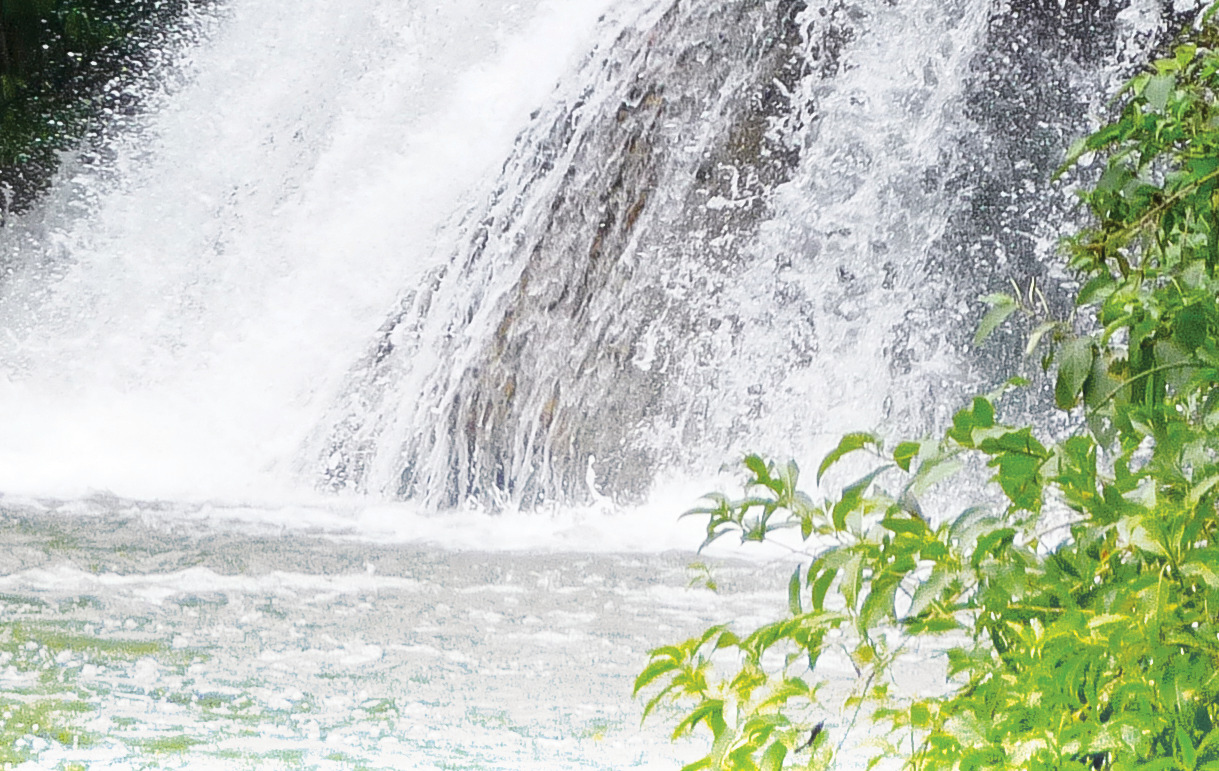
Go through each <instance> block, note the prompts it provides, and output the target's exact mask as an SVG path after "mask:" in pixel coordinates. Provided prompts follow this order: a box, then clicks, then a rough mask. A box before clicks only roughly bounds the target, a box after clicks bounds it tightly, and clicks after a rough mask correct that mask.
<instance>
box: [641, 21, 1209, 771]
mask: <svg viewBox="0 0 1219 771" xmlns="http://www.w3.org/2000/svg"><path fill="white" fill-rule="evenodd" d="M1216 9H1219V6H1212V7H1211V9H1210V10H1208V11H1207V12H1206V13H1205V14H1204V15H1203V17H1202V20H1201V23H1200V26H1199V27H1198V28H1196V29H1193V30H1191V31H1189V32H1187V33H1186V34H1184V35H1183V36H1182V38H1181V39H1180V40H1179V41H1178V44H1177V45H1176V46H1175V47H1173V48H1171V49H1170V50H1168V51H1166V53H1165V55H1164V56H1163V58H1160V59H1158V60H1156V61H1155V62H1154V63H1153V64H1152V65H1151V66H1149V67H1148V68H1147V69H1146V71H1144V72H1141V73H1140V74H1138V75H1137V76H1135V77H1134V78H1133V79H1132V80H1131V81H1130V82H1129V83H1127V85H1126V86H1125V87H1124V88H1123V89H1122V91H1121V93H1120V94H1119V95H1118V103H1117V108H1118V109H1119V110H1120V112H1118V113H1117V117H1116V118H1115V119H1114V120H1113V121H1112V122H1111V123H1109V124H1108V125H1105V126H1103V127H1102V128H1101V129H1099V130H1098V131H1096V132H1094V133H1093V134H1091V135H1090V136H1088V137H1087V138H1085V139H1081V140H1080V141H1078V142H1077V143H1076V144H1075V145H1074V146H1073V147H1072V149H1071V151H1070V152H1069V154H1068V159H1067V165H1066V167H1064V169H1062V170H1060V173H1064V172H1068V171H1071V170H1072V169H1073V168H1075V167H1076V165H1077V164H1078V165H1083V166H1089V167H1090V169H1091V172H1092V173H1088V174H1084V175H1082V176H1085V177H1087V178H1089V179H1092V180H1094V181H1093V182H1091V183H1089V184H1087V185H1085V186H1084V187H1083V188H1082V189H1081V190H1080V193H1079V195H1080V199H1081V201H1082V203H1083V205H1084V206H1085V208H1086V209H1087V211H1088V212H1089V213H1090V221H1089V223H1088V224H1087V225H1086V226H1084V227H1083V228H1081V229H1078V230H1076V231H1075V232H1071V233H1068V234H1066V236H1065V238H1064V239H1063V241H1062V250H1063V253H1064V255H1065V258H1066V261H1067V267H1068V269H1069V270H1070V271H1071V272H1072V273H1073V274H1074V276H1075V277H1076V279H1077V282H1078V283H1077V284H1076V286H1077V287H1078V290H1077V291H1076V292H1075V296H1074V298H1073V299H1074V303H1073V304H1072V305H1071V306H1070V307H1069V308H1067V309H1066V310H1065V311H1063V312H1060V313H1056V311H1055V310H1054V309H1053V308H1052V307H1051V306H1050V304H1049V303H1046V302H1045V301H1044V298H1042V297H1041V296H1040V295H1039V294H1038V293H1037V292H1035V291H1028V290H1021V291H1019V292H1017V293H1015V294H1013V295H1007V294H992V295H990V296H988V297H987V298H986V299H987V302H988V303H989V304H990V306H991V311H990V312H989V313H988V314H987V316H986V317H985V318H984V319H983V321H982V323H981V326H980V328H979V330H978V336H977V340H978V342H979V343H981V342H983V341H984V340H985V339H986V338H987V337H988V336H989V335H990V333H991V332H993V331H994V330H995V329H996V328H997V327H999V326H1000V325H1002V324H1004V323H1005V321H1006V320H1008V319H1009V318H1010V317H1012V316H1021V315H1022V316H1025V317H1027V318H1028V320H1029V323H1030V325H1031V329H1032V332H1031V335H1030V337H1029V339H1028V341H1027V343H1025V342H1024V341H1021V344H1020V346H1019V350H1022V351H1023V352H1024V353H1025V355H1040V358H1041V359H1042V362H1043V365H1044V366H1045V367H1046V368H1047V369H1050V368H1052V369H1053V371H1054V373H1055V374H1054V378H1053V383H1054V389H1053V390H1054V402H1055V405H1056V407H1057V409H1058V410H1059V411H1060V412H1061V417H1062V419H1063V423H1064V425H1066V426H1068V428H1067V430H1065V431H1064V432H1063V433H1060V434H1056V435H1052V436H1050V435H1045V434H1044V432H1037V431H1035V430H1034V429H1032V428H1030V427H1028V426H1022V425H1019V424H1015V425H1013V424H1010V423H1007V422H1005V421H1004V419H1003V413H1004V411H1005V409H1004V408H1005V402H1009V401H1010V397H1009V396H1008V394H1009V393H1010V392H1011V391H1013V390H1019V389H1021V388H1023V387H1025V385H1026V384H1025V383H1024V382H1023V381H1020V380H1018V379H1017V380H1013V381H1011V382H1009V383H1008V384H1006V385H1005V386H1003V387H1002V388H1000V389H998V390H997V391H995V392H993V393H990V394H986V395H982V396H978V397H975V398H974V399H973V400H972V401H971V402H970V403H969V404H968V405H966V406H965V407H964V408H963V409H961V410H959V411H958V412H957V413H956V415H955V417H954V419H953V421H952V425H951V427H950V428H948V429H947V430H946V431H945V432H943V433H942V434H941V435H939V436H935V437H931V438H927V439H923V440H919V441H898V442H892V441H889V440H886V438H884V437H880V436H876V435H873V434H867V433H858V434H851V435H848V436H846V437H844V438H843V439H842V440H841V442H840V443H839V445H838V446H837V448H836V449H835V450H834V451H833V452H831V453H830V454H829V455H828V456H827V457H826V458H825V460H824V461H823V462H822V464H821V466H820V468H819V469H818V470H817V479H818V482H821V481H822V480H823V479H829V478H832V475H833V473H835V472H837V471H838V470H839V469H841V468H842V464H841V461H842V460H843V458H845V457H847V456H850V457H851V458H859V457H861V456H863V455H864V454H865V453H870V454H871V456H872V458H873V459H874V460H873V461H872V463H871V464H870V465H871V466H872V470H871V471H870V472H869V473H867V474H865V475H864V476H862V477H861V478H859V479H857V480H856V481H854V482H852V483H850V484H847V485H846V486H845V487H842V488H841V491H840V492H839V493H838V494H837V495H836V496H834V495H831V496H830V497H828V498H826V499H824V500H822V501H820V502H817V501H815V500H814V499H813V498H812V497H811V496H809V495H806V494H805V493H803V492H801V491H800V489H799V484H800V480H799V470H798V469H797V468H796V466H795V465H794V464H776V463H773V462H768V461H766V460H764V459H762V458H760V457H758V456H750V457H749V458H747V459H746V460H745V466H746V471H747V477H746V485H745V492H744V495H743V496H742V497H739V498H733V497H729V496H726V495H722V494H718V493H716V494H712V495H709V496H707V505H705V506H703V507H701V508H699V509H696V510H695V511H693V512H691V513H692V514H695V515H698V516H702V517H705V518H706V519H707V540H706V542H704V545H705V544H706V543H709V542H711V541H713V540H715V539H717V538H720V537H721V536H723V535H726V534H730V533H731V534H736V535H739V536H740V538H741V540H742V541H763V540H767V539H771V538H773V537H774V535H775V531H777V530H779V529H785V528H790V529H792V530H794V531H795V532H796V533H798V536H797V540H798V541H799V542H800V543H801V544H802V546H801V553H802V554H803V555H804V557H805V561H804V564H802V565H801V566H800V567H799V568H798V569H797V570H796V571H795V573H793V574H792V575H791V577H790V580H789V583H788V586H789V593H788V595H789V603H788V605H789V607H788V609H787V611H786V612H785V613H784V614H783V615H782V616H781V617H780V618H776V619H774V620H773V621H772V622H770V623H767V624H763V625H762V626H760V627H758V628H756V629H752V630H738V629H733V628H731V627H730V626H729V625H720V626H714V627H711V628H709V629H707V630H706V631H705V632H704V633H703V634H702V635H701V636H699V637H697V638H694V639H691V640H687V641H685V642H682V643H678V644H676V645H671V646H665V647H662V648H658V649H656V650H655V651H653V652H652V657H651V660H650V661H649V663H648V665H647V667H646V668H645V669H644V671H643V672H642V673H641V674H640V675H639V677H638V679H637V680H636V692H641V691H646V692H648V694H649V701H648V703H647V706H646V708H645V715H647V714H650V713H652V712H653V711H656V710H658V709H667V708H669V707H670V705H672V706H675V707H676V708H677V710H676V712H672V713H670V714H673V715H674V718H673V719H674V721H675V722H676V728H675V731H674V735H675V736H680V735H684V734H687V733H693V732H696V731H700V730H705V731H707V732H708V733H709V734H710V742H709V744H710V747H709V750H708V752H707V754H706V755H705V756H703V757H702V758H700V759H697V760H695V761H694V762H692V763H691V764H690V765H688V766H687V767H686V769H687V771H693V770H694V769H701V768H708V769H737V770H745V769H748V770H750V771H755V770H757V769H763V770H771V769H773V770H774V771H778V769H781V768H825V767H828V766H829V765H830V764H831V763H832V762H833V760H834V756H835V754H836V753H839V752H845V751H848V749H847V748H849V751H850V752H851V753H853V754H855V753H858V754H863V755H864V756H865V757H867V758H869V765H868V767H869V768H871V767H872V766H873V765H874V764H876V763H880V762H888V763H890V764H896V765H901V766H903V767H907V768H914V769H937V770H939V769H942V770H944V771H949V770H951V771H981V770H982V769H1004V770H1006V769H1027V770H1028V771H1051V770H1054V771H1059V770H1062V771H1092V770H1099V769H1113V771H1171V770H1174V769H1175V770H1177V771H1219V509H1217V504H1219V27H1216V26H1215V25H1214V23H1213V19H1212V17H1213V16H1214V15H1215V10H1216ZM1097 172H1099V173H1097ZM978 472H982V473H983V475H984V476H988V477H989V480H990V483H991V484H992V488H993V490H992V492H993V496H994V497H993V498H992V499H990V500H982V501H981V502H974V501H961V500H959V498H960V496H959V495H958V494H954V489H955V490H960V489H961V488H959V487H958V488H950V489H948V490H944V489H940V490H939V494H938V496H936V495H934V494H933V491H935V490H936V489H937V488H942V486H943V484H944V482H945V481H946V480H948V479H950V478H953V477H958V478H960V477H962V476H964V477H966V478H968V477H969V475H970V474H977V473H978ZM827 475H829V476H828V477H827ZM965 488H966V489H969V488H970V485H968V484H967V485H965ZM920 500H921V501H922V502H924V503H927V502H929V501H936V505H935V507H934V508H932V507H931V506H930V505H929V506H927V508H926V509H924V507H923V506H922V505H920ZM912 653H917V656H918V663H917V664H915V665H914V666H917V667H919V668H921V669H922V670H923V679H927V678H928V676H929V673H935V672H937V670H936V669H935V668H936V667H938V668H939V669H938V675H931V679H933V680H934V679H937V677H938V682H937V684H936V687H935V688H934V689H931V690H930V691H926V690H924V691H922V692H911V691H910V689H908V688H906V689H903V688H901V687H899V679H900V676H901V674H902V670H903V667H904V668H905V669H906V673H905V674H906V676H907V677H908V676H909V668H910V667H911V666H912V665H911V664H910V663H909V662H908V661H907V662H906V663H903V656H906V658H909V656H908V654H912ZM827 660H833V661H834V662H835V664H834V666H836V667H838V668H840V669H844V670H846V671H848V672H850V671H853V672H854V674H855V676H856V677H855V681H854V687H853V689H852V692H851V693H850V695H849V696H848V697H846V698H845V700H843V699H842V698H841V697H834V696H830V695H827V693H828V692H829V691H830V689H827V688H826V687H825V686H826V683H827V682H829V680H830V678H829V677H828V676H827V670H826V664H825V662H826V661H827ZM932 662H935V663H934V664H933V663H932ZM865 722H866V723H870V724H871V725H870V727H869V728H867V729H859V730H858V731H857V730H856V729H857V728H859V726H860V724H861V723H865ZM860 732H866V733H867V734H868V735H869V737H870V739H869V742H868V743H867V744H866V745H858V746H853V745H856V744H857V742H858V739H859V736H858V734H859V733H860ZM853 733H854V739H852V734H853Z"/></svg>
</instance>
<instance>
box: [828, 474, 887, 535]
mask: <svg viewBox="0 0 1219 771" xmlns="http://www.w3.org/2000/svg"><path fill="white" fill-rule="evenodd" d="M891 468H893V467H892V466H890V465H884V466H881V467H880V468H878V469H875V470H873V471H872V472H871V473H870V474H867V475H865V476H864V477H862V478H861V479H858V480H856V481H855V482H852V483H851V484H849V485H847V486H846V487H844V488H843V490H842V498H841V499H840V500H839V501H838V503H836V504H834V511H833V519H834V527H835V528H836V529H838V530H846V529H847V515H848V514H850V513H851V512H852V511H855V510H856V509H857V508H859V506H860V504H862V503H863V496H864V494H865V493H866V492H867V491H868V488H869V487H870V486H871V485H872V481H873V480H875V479H876V477H878V476H880V475H881V474H883V473H884V472H886V471H888V470H889V469H891Z"/></svg>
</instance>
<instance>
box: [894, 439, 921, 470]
mask: <svg viewBox="0 0 1219 771" xmlns="http://www.w3.org/2000/svg"><path fill="white" fill-rule="evenodd" d="M921 448H922V445H921V444H919V443H918V442H902V443H901V444H899V445H898V446H897V447H895V448H893V460H894V462H896V463H897V465H898V467H899V468H900V469H901V470H902V471H909V470H910V461H912V460H914V459H915V458H917V457H918V454H919V450H920V449H921Z"/></svg>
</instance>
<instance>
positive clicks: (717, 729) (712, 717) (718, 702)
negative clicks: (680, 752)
mask: <svg viewBox="0 0 1219 771" xmlns="http://www.w3.org/2000/svg"><path fill="white" fill-rule="evenodd" d="M703 721H706V722H707V727H708V728H710V729H711V732H712V733H713V734H715V736H717V737H718V736H719V735H720V734H722V733H723V732H724V730H725V729H726V728H727V727H728V726H727V724H726V723H725V722H724V700H723V699H707V700H705V701H703V702H702V703H701V704H699V705H698V706H697V707H695V708H694V710H693V711H692V712H691V713H690V714H689V715H686V717H685V719H684V720H682V721H681V722H680V723H678V724H677V728H675V729H673V738H674V739H678V738H681V736H682V735H683V734H685V733H687V732H689V731H693V730H694V729H695V728H697V727H698V724H699V723H701V722H703Z"/></svg>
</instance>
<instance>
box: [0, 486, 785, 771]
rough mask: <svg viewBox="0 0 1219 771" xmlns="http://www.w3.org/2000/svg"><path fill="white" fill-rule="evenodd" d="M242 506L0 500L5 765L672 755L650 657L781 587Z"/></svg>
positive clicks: (330, 765) (385, 764) (625, 556)
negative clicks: (640, 681) (481, 547)
mask: <svg viewBox="0 0 1219 771" xmlns="http://www.w3.org/2000/svg"><path fill="white" fill-rule="evenodd" d="M257 513H258V512H254V511H251V510H224V509H217V508H210V507H203V508H198V507H196V508H193V509H189V510H186V509H182V508H181V507H177V508H175V507H172V506H165V505H161V506H153V505H147V504H145V505H138V504H133V503H124V502H121V501H116V500H112V499H95V500H91V501H84V502H80V501H78V502H75V503H72V504H57V505H46V504H44V505H34V504H27V505H24V506H6V507H4V508H2V509H0V542H2V543H4V544H5V549H4V550H3V552H0V690H2V692H3V695H0V704H2V706H3V721H0V736H2V737H3V738H4V741H0V753H7V755H6V756H5V757H4V758H3V759H4V760H8V761H9V762H13V761H16V762H17V763H14V765H15V766H16V767H19V768H23V769H42V768H46V769H71V768H89V769H143V768H182V769H207V768H223V769H229V768H232V769H253V768H260V769H261V768H293V769H299V768H316V769H356V768H369V769H462V768H468V769H623V768H657V769H660V768H667V769H671V768H675V767H678V766H680V765H683V764H684V763H685V762H689V760H691V759H692V758H693V757H695V756H696V755H695V753H694V750H693V748H691V747H690V746H688V745H687V746H684V747H683V746H682V745H671V744H670V743H669V741H668V738H667V731H666V729H665V726H664V721H662V720H655V721H653V722H652V723H651V724H650V725H648V726H645V727H644V728H643V729H642V730H641V729H640V725H639V718H640V713H641V705H640V704H639V703H638V702H636V701H634V700H632V698H631V695H630V692H631V686H632V683H633V679H634V677H635V675H636V674H637V673H638V671H639V669H640V667H641V664H642V662H644V661H645V659H646V655H647V651H648V650H649V649H651V648H653V647H656V646H659V645H662V644H668V643H671V642H674V641H677V640H680V639H685V638H686V637H688V636H691V635H694V634H696V633H698V632H699V631H701V629H702V628H703V627H705V626H707V625H709V624H711V623H716V622H720V621H723V620H725V619H736V620H737V621H738V622H741V623H744V624H748V623H750V622H751V620H761V619H762V618H764V617H765V616H766V615H767V614H773V613H776V612H780V611H781V609H782V608H783V607H784V605H785V602H786V599H785V598H786V595H785V593H784V589H783V587H781V586H777V585H769V584H767V583H765V582H764V581H759V579H758V578H757V571H756V570H755V569H754V568H756V565H750V564H746V563H719V564H716V565H715V567H714V568H713V575H714V577H715V579H716V581H717V583H718V587H717V589H718V591H716V592H712V591H710V590H709V589H707V588H706V587H705V586H704V585H702V584H699V583H698V582H697V581H696V582H695V583H694V585H692V578H698V576H699V574H698V573H692V572H691V570H690V568H689V563H690V562H691V561H692V559H693V557H692V556H691V555H690V554H689V553H682V552H672V551H670V552H664V553H647V552H635V553H597V552H589V551H586V552H570V551H568V552H548V551H542V550H539V549H537V548H534V549H533V550H532V551H529V552H521V551H512V550H502V549H500V550H496V551H476V550H467V549H463V548H454V545H452V544H450V545H447V546H446V545H437V544H426V543H418V542H405V543H397V544H395V543H386V542H385V540H384V538H375V539H373V538H369V537H367V536H361V535H359V534H358V533H357V532H356V531H354V530H347V531H343V530H341V529H334V522H333V521H329V522H328V524H326V525H322V526H320V527H315V528H310V527H301V525H300V523H301V521H302V517H301V516H300V512H296V516H294V517H293V520H294V521H295V522H296V523H297V526H296V527H295V528H293V529H292V531H291V532H285V531H284V529H283V528H282V527H281V526H275V525H271V524H268V522H269V521H271V520H274V518H275V517H274V513H273V512H271V513H268V512H262V513H261V517H258V518H257V519H256V518H255V517H254V516H253V515H254V514H257ZM258 519H261V522H259V521H258ZM586 537H587V536H586ZM589 540H590V542H591V540H592V539H589ZM502 543H503V541H502V540H501V541H499V542H498V543H497V542H489V545H490V546H496V545H498V544H502ZM38 715H41V717H37V716H38ZM31 716H35V717H31ZM39 721H41V725H39V724H38V722H39ZM5 744H9V748H8V749H5V748H4V747H5ZM682 758H684V760H682ZM22 762H23V763H24V765H18V763H22Z"/></svg>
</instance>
